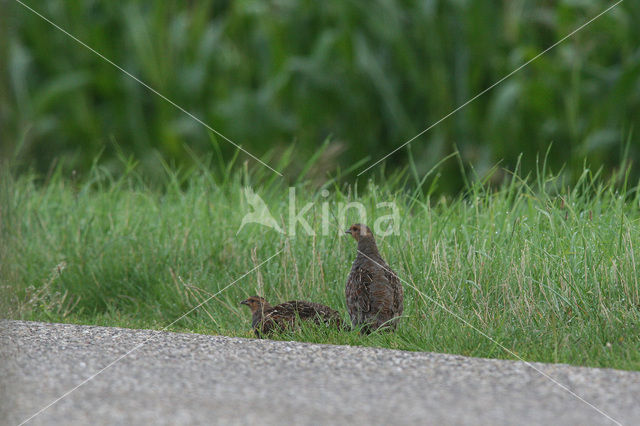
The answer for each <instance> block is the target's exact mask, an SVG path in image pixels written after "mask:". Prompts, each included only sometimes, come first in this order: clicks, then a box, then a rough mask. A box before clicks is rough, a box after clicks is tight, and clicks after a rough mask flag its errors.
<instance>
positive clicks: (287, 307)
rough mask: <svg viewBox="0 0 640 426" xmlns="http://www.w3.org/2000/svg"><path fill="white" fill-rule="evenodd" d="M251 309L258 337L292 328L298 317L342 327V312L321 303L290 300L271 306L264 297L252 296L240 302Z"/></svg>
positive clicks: (254, 329) (252, 325) (303, 319)
mask: <svg viewBox="0 0 640 426" xmlns="http://www.w3.org/2000/svg"><path fill="white" fill-rule="evenodd" d="M240 303H241V304H242V305H247V306H248V307H249V309H251V327H253V331H254V332H255V333H256V336H257V337H258V338H262V336H263V335H268V334H271V333H272V332H274V331H276V330H284V329H291V328H293V327H294V326H295V324H296V321H297V320H298V319H300V320H302V321H313V322H315V323H316V324H327V325H332V326H336V327H341V325H342V324H341V323H342V321H341V320H340V314H339V313H338V312H337V311H335V310H333V309H331V308H330V307H328V306H325V305H321V304H319V303H313V302H305V301H302V300H290V301H288V302H284V303H281V304H279V305H276V306H271V305H270V304H269V302H267V301H266V300H265V299H264V298H263V297H259V296H252V297H249V298H248V299H246V300H243V301H242V302H240Z"/></svg>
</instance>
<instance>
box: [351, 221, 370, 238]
mask: <svg viewBox="0 0 640 426" xmlns="http://www.w3.org/2000/svg"><path fill="white" fill-rule="evenodd" d="M344 232H345V233H347V234H351V236H352V237H353V238H355V240H356V241H360V238H362V237H365V238H366V237H373V233H372V232H371V229H369V227H368V226H367V225H362V224H361V223H354V224H353V225H351V227H350V228H349V229H347V230H346V231H344Z"/></svg>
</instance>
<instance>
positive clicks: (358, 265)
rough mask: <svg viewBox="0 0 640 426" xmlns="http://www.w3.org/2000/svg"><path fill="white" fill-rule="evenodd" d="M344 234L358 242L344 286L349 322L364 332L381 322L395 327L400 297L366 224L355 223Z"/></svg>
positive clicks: (397, 284) (392, 274)
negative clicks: (354, 257) (349, 235)
mask: <svg viewBox="0 0 640 426" xmlns="http://www.w3.org/2000/svg"><path fill="white" fill-rule="evenodd" d="M346 233H347V234H351V236H352V237H353V238H354V239H355V240H356V241H357V242H358V252H357V255H356V259H355V260H354V261H353V266H352V267H351V272H350V273H349V277H348V278H347V285H346V286H345V296H346V298H347V309H348V310H349V316H350V317H351V323H352V324H353V325H354V326H363V328H362V331H363V332H364V333H369V332H371V331H372V330H375V329H378V328H380V327H381V326H383V325H384V326H385V327H389V328H390V329H391V330H395V329H396V327H397V321H398V317H399V316H401V315H402V311H403V298H404V294H403V290H402V285H401V284H400V280H399V279H398V276H397V275H396V274H395V272H393V271H392V270H391V268H389V266H388V265H387V263H386V262H385V261H384V260H383V259H382V257H381V256H380V253H379V252H378V246H377V245H376V241H375V239H374V237H373V233H372V232H371V229H369V227H368V226H366V225H361V224H359V223H356V224H355V225H352V226H351V227H350V228H349V229H348V230H347V231H346Z"/></svg>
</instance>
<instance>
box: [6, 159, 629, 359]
mask: <svg viewBox="0 0 640 426" xmlns="http://www.w3.org/2000/svg"><path fill="white" fill-rule="evenodd" d="M246 185H252V186H253V188H254V190H255V191H256V193H258V194H259V195H260V196H261V197H262V198H263V199H264V200H265V202H266V203H267V205H268V206H269V208H270V209H271V213H272V214H273V215H274V216H275V217H276V218H280V220H281V224H282V226H283V227H286V223H287V218H288V214H289V211H288V209H289V204H288V196H287V194H288V189H287V188H286V187H285V186H284V184H281V183H280V182H279V181H277V180H272V181H267V180H266V179H263V178H259V177H256V176H255V175H251V173H249V172H248V171H247V170H246V169H245V170H243V171H241V172H238V173H227V174H226V175H224V176H217V175H215V174H214V173H212V172H208V171H206V169H205V168H201V169H194V170H191V171H189V172H183V173H172V172H167V178H166V180H165V181H163V182H153V183H148V182H145V181H144V180H143V179H142V178H140V177H139V176H137V175H136V174H135V173H134V172H130V173H127V174H126V175H125V177H122V178H119V179H114V178H112V177H111V176H110V175H109V174H108V173H107V172H105V171H104V170H103V169H100V168H94V170H93V172H92V173H91V174H90V175H89V176H88V177H87V178H86V179H83V180H82V181H81V182H79V181H76V180H73V179H71V178H68V177H65V176H63V175H62V174H61V173H60V172H57V173H54V174H53V175H52V176H51V177H50V178H49V179H48V180H47V181H46V182H44V183H36V181H35V179H33V178H30V177H24V176H23V177H19V178H15V177H11V176H10V175H6V174H5V176H4V177H3V181H2V189H1V191H0V193H1V197H2V199H1V201H2V203H1V206H2V210H1V214H2V230H1V232H2V235H1V236H2V240H1V241H2V242H1V245H0V255H1V261H0V285H1V290H2V291H1V292H0V296H1V301H2V305H3V307H2V309H3V312H5V313H6V314H5V316H7V317H11V318H22V319H30V320H43V321H61V322H72V323H86V324H101V325H117V326H125V327H148V328H163V327H165V326H166V325H168V324H170V323H171V322H172V321H174V320H175V319H176V318H178V317H179V316H181V315H182V314H183V313H185V312H187V311H188V310H189V309H191V307H193V306H194V305H196V304H198V303H200V302H202V301H204V300H205V299H206V298H208V297H209V296H210V295H213V294H216V293H217V292H218V291H220V290H221V289H223V288H224V287H225V286H227V285H228V284H229V283H230V282H232V281H234V280H236V279H238V278H239V277H241V276H242V275H243V274H244V273H245V272H246V271H248V270H250V269H251V268H253V267H254V266H256V265H258V264H259V263H260V262H262V261H263V260H265V259H267V258H268V257H269V256H271V255H272V254H274V253H276V252H278V251H279V250H282V252H281V254H280V255H278V256H277V257H275V258H274V259H273V260H271V261H270V262H268V263H266V264H265V265H264V266H262V267H261V268H260V269H258V270H257V271H255V272H253V273H251V274H249V275H247V276H246V277H244V278H242V279H240V280H239V281H238V282H237V283H236V284H235V285H232V286H231V287H229V288H228V289H226V290H224V291H222V292H221V293H220V294H219V295H218V296H216V297H214V298H212V299H211V300H210V301H209V302H207V303H206V304H204V305H203V306H202V307H201V308H199V309H197V310H195V311H194V312H192V313H191V314H189V315H187V316H186V317H184V318H183V319H181V320H180V321H178V322H177V323H176V324H175V325H173V326H172V327H171V329H172V330H180V331H195V332H203V333H212V334H226V335H233V336H244V337H248V336H250V332H249V313H248V312H247V311H246V310H245V308H244V307H242V306H240V305H239V304H238V302H239V301H240V300H242V299H244V298H245V297H247V296H249V295H254V294H262V295H265V296H266V297H267V298H268V299H269V300H271V301H273V302H278V301H284V300H288V299H293V298H303V299H308V300H313V301H317V302H321V303H325V304H328V305H330V306H333V307H334V308H337V309H339V310H341V311H342V312H343V313H345V317H346V310H345V306H344V295H343V294H344V293H343V292H344V282H345V279H346V276H347V274H348V271H349V268H350V265H351V262H352V260H353V258H354V256H355V245H354V242H353V241H352V240H351V239H349V238H346V237H345V236H343V234H341V233H340V232H338V230H337V229H336V228H333V225H332V230H331V232H329V234H328V235H323V233H322V214H323V211H322V206H323V203H326V206H327V208H328V209H329V211H330V212H331V215H333V214H334V212H336V211H337V206H338V203H341V202H342V203H344V202H348V201H352V200H358V201H360V202H362V203H363V205H364V206H365V207H366V209H367V215H368V217H369V223H373V221H374V220H375V219H376V217H377V216H379V215H380V214H381V212H380V209H378V208H377V207H376V204H377V203H379V202H385V201H393V202H394V203H395V204H396V206H397V207H398V209H399V212H400V217H401V221H400V224H399V234H398V235H390V236H387V237H384V238H379V246H380V249H381V251H382V253H383V255H384V257H385V258H386V259H387V260H388V262H389V263H390V264H391V265H392V267H393V268H394V269H395V270H396V272H397V273H398V274H399V275H400V276H401V277H402V278H403V279H404V280H406V281H407V282H408V284H407V285H405V294H406V302H405V318H404V319H403V320H402V323H401V324H402V325H401V327H400V328H399V330H398V332H397V333H395V334H382V335H375V334H374V335H372V336H360V335H358V334H357V333H352V332H336V331H332V330H327V329H322V328H318V327H304V328H303V329H301V330H299V331H296V332H293V333H289V334H284V335H281V336H278V338H282V339H297V340H304V341H312V342H322V343H336V344H350V345H372V346H381V347H389V348H398V349H407V350H423V351H437V352H448V353H456V354H464V355H470V356H481V357H495V358H513V356H511V355H510V354H508V353H507V352H505V351H504V350H503V349H501V348H500V347H499V346H498V345H496V344H495V343H494V342H492V341H490V340H489V339H487V338H486V337H484V336H482V335H481V334H479V333H478V332H477V331H475V330H474V329H472V328H470V327H469V326H467V325H465V324H464V323H462V322H461V321H460V320H459V319H457V318H455V317H454V316H453V315H451V314H450V313H447V312H445V311H444V310H443V309H442V308H441V307H439V306H438V305H437V304H436V303H434V302H433V301H434V300H435V301H437V302H438V303H441V304H442V305H444V306H446V307H447V308H448V309H449V310H451V311H452V312H454V313H455V314H457V315H459V316H460V317H462V318H464V319H465V320H466V321H468V322H469V323H470V324H472V325H473V326H474V327H476V328H478V329H480V330H482V331H483V332H484V333H486V334H487V335H489V336H491V337H493V338H494V339H495V340H496V341H498V342H500V343H501V344H502V345H504V346H505V347H507V348H509V349H510V350H512V351H513V352H515V353H517V354H518V355H519V356H521V357H523V358H524V359H526V360H535V361H545V362H566V363H571V364H578V365H588V366H606V367H614V368H623V369H634V370H640V351H638V348H640V294H639V293H640V289H639V285H638V277H639V273H638V265H637V262H640V252H639V248H640V226H639V224H638V219H639V218H640V213H639V211H638V202H639V193H638V190H637V188H635V187H634V188H631V189H630V188H629V187H628V185H627V183H626V182H625V181H624V176H622V178H620V179H618V178H614V179H613V180H610V181H603V180H602V179H599V178H598V177H597V176H593V175H592V174H591V173H590V172H589V171H588V170H586V171H585V173H584V175H583V177H582V178H581V179H580V180H579V182H578V183H577V184H576V185H574V186H572V187H571V188H569V187H566V186H564V185H562V182H561V179H559V178H556V177H550V176H548V175H547V176H546V177H545V173H544V172H541V173H540V178H538V179H521V178H519V177H518V176H517V174H516V175H514V177H513V178H512V179H510V180H509V182H508V183H506V184H505V185H503V186H502V187H500V188H488V187H487V186H485V185H484V184H483V182H482V181H480V180H478V181H477V183H470V184H469V185H468V188H467V191H466V192H465V193H464V194H462V195H460V196H459V197H455V198H444V197H443V198H438V199H432V198H431V197H430V196H429V195H417V193H416V192H412V191H408V190H406V189H401V188H407V182H406V181H404V180H403V177H402V176H397V179H389V180H386V181H385V183H384V184H381V185H378V184H375V183H372V182H368V183H365V184H364V186H363V185H362V184H361V186H338V185H327V186H326V187H325V189H327V190H328V192H329V194H328V195H327V193H326V192H325V193H324V194H322V192H321V191H320V190H319V189H318V188H316V187H312V186H311V185H309V184H305V183H298V184H297V185H296V203H297V205H298V207H299V206H301V205H304V204H306V203H307V202H313V203H314V206H313V207H312V208H311V209H310V210H309V212H308V213H307V214H306V215H305V218H306V219H307V221H308V222H309V224H310V226H311V227H312V228H313V229H314V230H315V231H316V235H315V236H310V235H307V234H306V233H304V232H302V229H301V228H300V227H298V228H297V230H298V233H297V234H296V235H295V236H294V235H290V234H287V235H283V234H280V233H278V232H276V231H274V230H271V229H269V228H266V227H263V226H261V225H256V224H249V225H246V226H245V227H244V228H243V229H242V231H241V232H239V233H237V230H238V228H239V226H240V223H241V220H242V217H243V215H244V213H245V212H247V211H249V208H248V206H247V205H246V202H245V199H244V196H243V188H244V187H245V186H246ZM418 192H419V193H420V194H422V191H418ZM354 213H355V212H354V211H350V212H349V216H350V217H348V219H347V221H352V220H356V218H355V216H354ZM387 213H388V212H387V211H385V212H384V214H387ZM236 233H237V234H236Z"/></svg>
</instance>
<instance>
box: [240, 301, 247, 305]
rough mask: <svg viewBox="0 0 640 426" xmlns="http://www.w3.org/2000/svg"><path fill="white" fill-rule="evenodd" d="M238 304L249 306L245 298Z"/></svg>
mask: <svg viewBox="0 0 640 426" xmlns="http://www.w3.org/2000/svg"><path fill="white" fill-rule="evenodd" d="M240 304H241V305H247V306H249V302H247V301H246V300H243V301H242V302H240Z"/></svg>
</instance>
